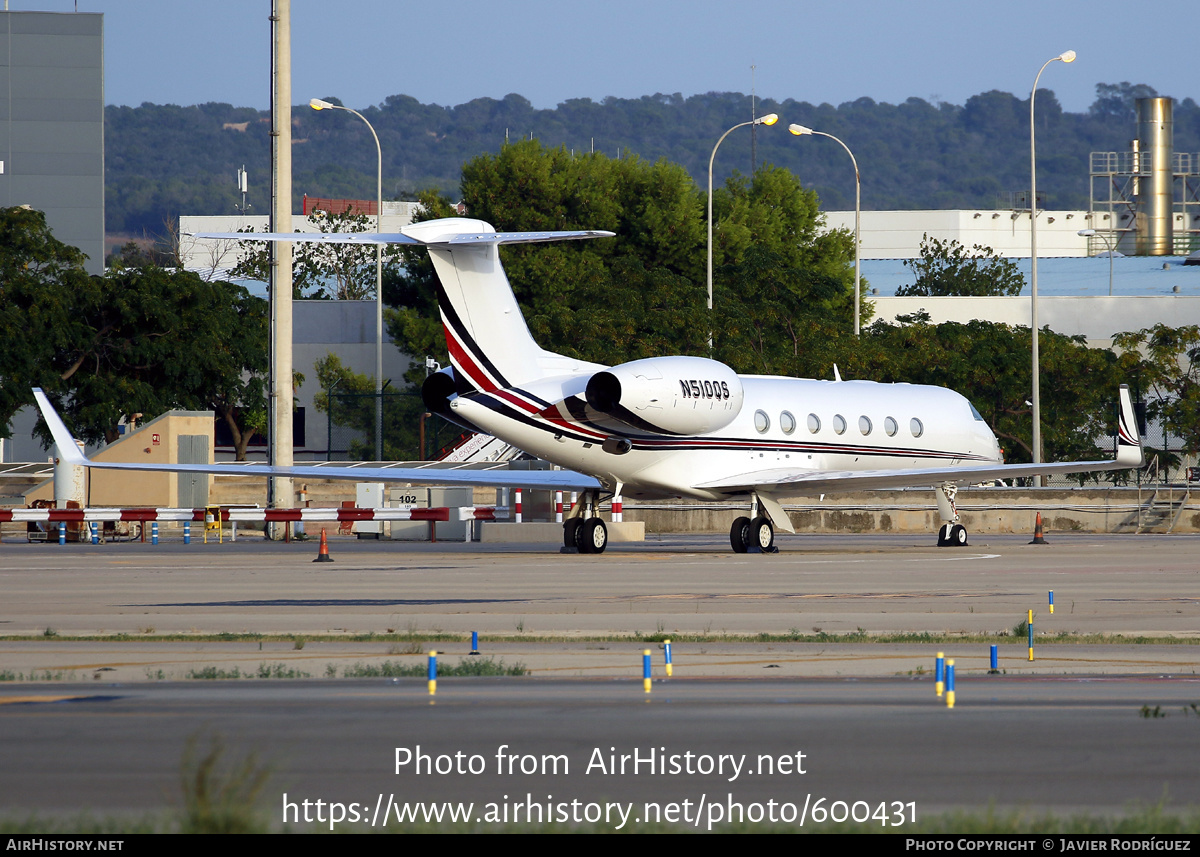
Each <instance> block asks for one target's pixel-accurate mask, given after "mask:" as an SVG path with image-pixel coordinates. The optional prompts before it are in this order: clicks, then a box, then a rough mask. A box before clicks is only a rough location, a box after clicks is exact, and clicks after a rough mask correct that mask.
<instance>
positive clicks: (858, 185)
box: [788, 125, 862, 336]
mask: <svg viewBox="0 0 1200 857" xmlns="http://www.w3.org/2000/svg"><path fill="white" fill-rule="evenodd" d="M788 130H789V131H791V132H792V133H793V134H795V135H796V136H797V137H803V136H806V135H810V136H813V137H828V138H829V139H830V140H833V141H834V142H835V143H837V144H838V145H839V146H841V147H842V148H843V149H845V150H846V154H847V155H849V156H850V163H852V164H854V335H855V336H858V327H859V310H858V300H859V297H858V295H859V290H860V289H861V288H862V275H861V266H860V263H859V249H858V248H859V242H860V238H861V235H860V226H861V224H860V221H861V220H862V180H861V179H860V177H859V175H858V159H857V158H855V157H854V153H853V152H851V151H850V147H849V146H847V145H846V144H845V143H843V142H842V141H841V140H839V139H838V138H837V137H835V136H833V135H832V134H826V133H825V132H824V131H814V130H813V129H812V128H806V127H805V126H803V125H789V126H788Z"/></svg>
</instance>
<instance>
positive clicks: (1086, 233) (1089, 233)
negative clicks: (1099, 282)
mask: <svg viewBox="0 0 1200 857" xmlns="http://www.w3.org/2000/svg"><path fill="white" fill-rule="evenodd" d="M1079 234H1080V235H1082V236H1083V237H1084V238H1092V237H1096V238H1103V239H1104V246H1105V247H1107V248H1108V296H1109V297H1110V298H1111V297H1112V296H1113V252H1114V249H1115V248H1114V247H1113V244H1112V242H1111V241H1109V240H1108V236H1107V235H1105V234H1104V233H1102V232H1097V231H1096V230H1095V229H1080V230H1079Z"/></svg>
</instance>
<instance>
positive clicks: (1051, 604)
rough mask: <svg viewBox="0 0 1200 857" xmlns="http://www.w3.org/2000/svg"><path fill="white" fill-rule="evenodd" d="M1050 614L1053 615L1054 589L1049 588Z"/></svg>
mask: <svg viewBox="0 0 1200 857" xmlns="http://www.w3.org/2000/svg"><path fill="white" fill-rule="evenodd" d="M1050 615H1051V616H1053V615H1054V590H1053V589H1051V590H1050Z"/></svg>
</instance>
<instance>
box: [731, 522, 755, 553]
mask: <svg viewBox="0 0 1200 857" xmlns="http://www.w3.org/2000/svg"><path fill="white" fill-rule="evenodd" d="M729 544H730V546H731V547H732V548H733V552H734V553H745V552H746V549H747V548H749V546H750V519H749V518H746V517H740V518H737V519H735V520H734V522H733V526H732V527H730V528H729Z"/></svg>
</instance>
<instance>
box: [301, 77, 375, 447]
mask: <svg viewBox="0 0 1200 857" xmlns="http://www.w3.org/2000/svg"><path fill="white" fill-rule="evenodd" d="M308 106H309V107H311V108H312V109H313V110H345V111H346V112H347V113H353V114H354V115H355V116H357V117H358V118H359V119H361V120H362V121H364V122H366V123H367V127H368V128H370V129H371V136H372V137H374V138H375V154H376V157H377V160H376V164H377V167H376V171H375V231H376V232H382V231H383V149H381V148H380V146H379V135H378V134H376V133H375V128H374V126H372V125H371V123H370V122H369V121H368V120H367V117H366V116H363V115H362V114H361V113H359V112H358V111H357V110H351V109H350V108H349V107H342V106H341V105H339V104H333V103H332V102H329V101H322V100H321V99H320V98H313V99H312V100H310V101H309V102H308ZM375 460H376V461H382V460H383V245H382V244H378V243H376V244H375Z"/></svg>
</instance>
